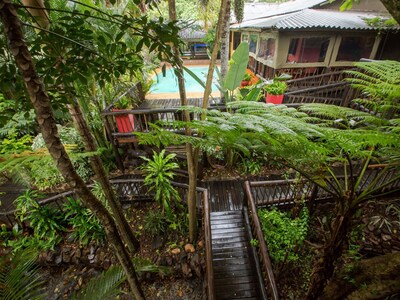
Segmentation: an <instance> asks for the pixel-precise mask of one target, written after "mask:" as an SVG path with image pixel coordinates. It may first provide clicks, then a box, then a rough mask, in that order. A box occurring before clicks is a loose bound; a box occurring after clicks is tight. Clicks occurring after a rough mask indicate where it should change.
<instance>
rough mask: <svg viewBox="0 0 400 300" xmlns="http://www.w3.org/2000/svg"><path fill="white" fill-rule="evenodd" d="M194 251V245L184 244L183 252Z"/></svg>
mask: <svg viewBox="0 0 400 300" xmlns="http://www.w3.org/2000/svg"><path fill="white" fill-rule="evenodd" d="M195 251H196V249H195V248H194V246H193V245H192V244H186V245H185V252H186V253H193V252H195Z"/></svg>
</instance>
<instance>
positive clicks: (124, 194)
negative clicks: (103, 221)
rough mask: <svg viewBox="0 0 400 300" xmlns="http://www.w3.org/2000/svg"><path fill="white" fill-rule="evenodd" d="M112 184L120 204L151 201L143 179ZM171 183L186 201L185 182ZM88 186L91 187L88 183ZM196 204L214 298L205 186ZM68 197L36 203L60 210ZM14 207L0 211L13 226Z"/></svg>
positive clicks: (210, 296)
mask: <svg viewBox="0 0 400 300" xmlns="http://www.w3.org/2000/svg"><path fill="white" fill-rule="evenodd" d="M110 182H111V184H112V186H113V187H114V189H115V191H116V195H117V197H118V200H119V201H120V202H121V204H129V203H131V204H132V203H135V202H141V201H153V199H154V194H152V193H149V191H148V188H147V186H146V185H145V184H144V181H143V179H111V180H110ZM172 185H173V186H174V187H175V188H176V189H177V191H178V193H179V195H180V197H181V199H182V201H183V202H184V203H187V191H188V188H189V186H188V185H187V184H183V183H179V182H172ZM88 187H93V185H89V186H88ZM196 192H197V196H196V206H197V208H198V209H199V210H201V211H202V213H203V215H202V217H203V230H204V239H205V251H206V281H207V296H208V299H210V300H214V299H215V295H214V272H213V266H212V247H211V221H210V206H209V195H208V191H207V189H205V188H200V187H198V188H196ZM69 197H73V198H75V197H77V196H76V194H75V192H74V191H67V192H64V193H60V194H57V195H55V196H51V197H48V198H44V199H40V200H38V201H37V202H38V204H39V205H41V206H43V205H53V206H56V207H57V208H58V209H59V210H60V211H63V210H64V205H63V204H64V203H65V202H67V199H68V198H69ZM15 211H16V210H15V209H10V210H8V211H3V212H0V219H3V220H4V219H6V220H8V221H9V223H10V224H9V225H10V226H13V225H14V224H15V223H16V222H18V221H17V220H16V218H15Z"/></svg>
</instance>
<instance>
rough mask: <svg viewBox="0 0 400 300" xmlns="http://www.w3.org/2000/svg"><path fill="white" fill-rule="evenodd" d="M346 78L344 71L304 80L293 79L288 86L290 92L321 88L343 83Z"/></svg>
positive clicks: (308, 77) (309, 77)
mask: <svg viewBox="0 0 400 300" xmlns="http://www.w3.org/2000/svg"><path fill="white" fill-rule="evenodd" d="M344 78H346V75H345V73H344V72H343V71H336V72H328V73H323V74H319V75H313V76H307V77H303V78H297V79H291V80H288V81H287V82H286V83H287V84H288V88H289V91H295V90H302V89H306V88H310V87H320V86H323V85H328V84H333V83H338V82H342V81H343V79H344Z"/></svg>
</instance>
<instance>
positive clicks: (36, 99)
mask: <svg viewBox="0 0 400 300" xmlns="http://www.w3.org/2000/svg"><path fill="white" fill-rule="evenodd" d="M0 18H1V21H2V23H3V25H4V29H5V34H6V36H7V39H8V42H9V47H10V51H11V53H12V55H13V56H14V58H15V62H16V65H17V67H18V69H19V71H20V73H21V74H22V77H23V79H24V82H25V86H26V89H27V91H28V93H29V97H30V100H31V102H32V105H33V107H34V109H35V112H36V116H37V120H38V123H39V126H40V130H41V132H42V135H43V138H44V140H45V143H46V146H47V148H48V150H49V153H50V155H51V156H52V158H53V159H54V161H55V163H56V165H57V168H58V169H59V171H60V172H61V174H62V175H63V176H64V178H65V180H66V182H67V183H68V184H69V185H70V186H71V187H72V188H73V189H74V190H75V191H76V193H77V194H78V196H79V197H80V198H81V199H82V200H83V201H84V203H85V205H86V206H87V207H89V208H90V209H91V210H92V211H93V212H94V214H95V215H96V216H97V217H98V218H99V219H100V220H101V222H102V225H103V227H104V229H105V232H106V235H107V239H108V241H109V242H110V244H111V245H112V246H113V248H114V250H115V254H116V256H117V258H118V260H119V261H120V263H121V265H122V267H123V268H124V271H125V273H126V275H127V280H128V283H129V285H130V288H131V290H132V293H133V295H134V296H135V297H136V299H144V297H143V294H142V291H141V289H140V286H139V284H138V281H137V277H136V272H135V268H134V266H133V263H132V261H131V259H130V255H129V253H128V252H127V251H126V249H125V246H124V243H123V241H122V239H121V237H120V235H119V233H118V229H117V227H116V225H115V222H114V219H113V217H112V216H111V215H110V213H109V212H108V211H107V210H106V208H105V207H104V206H103V205H102V203H101V201H99V200H98V199H96V197H94V196H93V194H92V193H91V191H90V190H89V189H88V188H87V186H86V184H85V183H84V182H83V180H82V179H81V178H80V177H79V176H78V175H77V173H76V172H75V170H74V167H73V165H72V163H71V160H70V159H69V156H68V154H67V152H66V151H65V148H64V146H63V144H62V143H61V140H60V138H59V135H58V131H57V127H56V122H55V119H54V115H53V110H52V108H51V102H50V99H49V96H48V94H47V93H46V91H45V88H44V85H43V82H42V80H41V79H40V77H39V76H38V74H37V72H36V69H35V66H34V63H33V59H32V57H31V55H30V52H29V50H28V47H27V46H26V44H25V40H24V35H23V32H22V28H21V22H20V21H19V19H18V14H17V12H16V10H15V8H14V6H13V4H12V3H10V1H8V0H0Z"/></svg>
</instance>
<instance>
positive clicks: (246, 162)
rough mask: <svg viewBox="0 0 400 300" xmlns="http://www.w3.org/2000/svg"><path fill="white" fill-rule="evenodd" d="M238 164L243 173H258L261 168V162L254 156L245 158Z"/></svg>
mask: <svg viewBox="0 0 400 300" xmlns="http://www.w3.org/2000/svg"><path fill="white" fill-rule="evenodd" d="M240 165H241V169H242V170H243V173H245V174H252V175H256V174H258V173H260V172H261V169H262V162H261V161H259V160H257V158H256V157H251V158H245V159H243V161H242V162H241V164H240Z"/></svg>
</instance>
